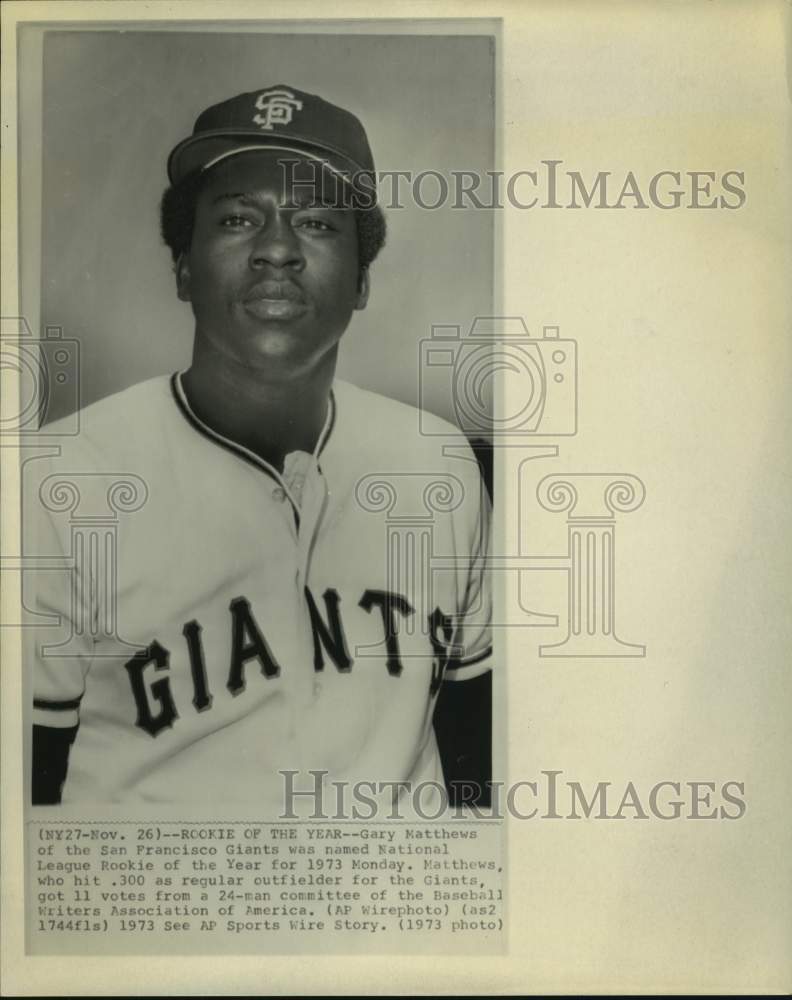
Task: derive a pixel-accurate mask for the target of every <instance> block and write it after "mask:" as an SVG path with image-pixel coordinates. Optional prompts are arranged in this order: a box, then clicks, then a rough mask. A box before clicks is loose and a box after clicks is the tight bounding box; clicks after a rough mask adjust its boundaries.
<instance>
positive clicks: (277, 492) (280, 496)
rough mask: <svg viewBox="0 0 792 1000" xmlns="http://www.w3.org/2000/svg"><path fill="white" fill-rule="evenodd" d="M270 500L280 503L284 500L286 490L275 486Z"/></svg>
mask: <svg viewBox="0 0 792 1000" xmlns="http://www.w3.org/2000/svg"><path fill="white" fill-rule="evenodd" d="M272 499H273V500H277V501H278V503H282V502H283V501H284V500H285V499H286V490H284V488H283V487H282V486H276V487H275V489H274V490H273V491H272Z"/></svg>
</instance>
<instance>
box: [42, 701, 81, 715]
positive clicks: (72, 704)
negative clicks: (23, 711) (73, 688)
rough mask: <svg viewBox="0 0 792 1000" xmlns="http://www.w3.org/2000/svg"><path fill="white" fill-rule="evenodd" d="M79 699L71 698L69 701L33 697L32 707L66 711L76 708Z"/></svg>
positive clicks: (49, 710)
mask: <svg viewBox="0 0 792 1000" xmlns="http://www.w3.org/2000/svg"><path fill="white" fill-rule="evenodd" d="M80 700H81V699H79V698H72V699H70V700H69V701H48V700H47V699H46V698H34V699H33V708H43V709H44V710H45V711H48V712H68V711H69V710H70V709H75V710H76V709H78V708H79V707H80Z"/></svg>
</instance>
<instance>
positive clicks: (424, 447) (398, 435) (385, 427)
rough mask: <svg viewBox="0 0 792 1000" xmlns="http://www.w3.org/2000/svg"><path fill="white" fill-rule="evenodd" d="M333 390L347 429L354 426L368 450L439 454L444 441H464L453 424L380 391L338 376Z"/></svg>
mask: <svg viewBox="0 0 792 1000" xmlns="http://www.w3.org/2000/svg"><path fill="white" fill-rule="evenodd" d="M334 392H335V395H336V399H337V402H338V408H339V420H340V421H341V422H343V424H344V431H345V432H348V431H351V430H352V429H353V428H354V439H355V441H356V443H357V444H358V445H359V446H363V447H364V448H366V449H367V450H369V449H373V450H375V451H379V452H392V451H396V452H398V453H405V454H413V455H415V454H420V455H436V454H437V452H438V451H439V450H442V447H443V445H445V444H449V443H452V444H453V443H456V444H464V443H465V442H466V438H465V436H464V434H463V433H462V431H461V430H460V429H459V428H458V427H455V426H454V424H452V423H449V421H447V420H443V418H442V417H438V416H436V415H435V414H433V413H430V412H429V411H427V410H421V409H418V407H416V406H411V405H410V404H409V403H402V402H400V401H399V400H396V399H392V398H390V397H389V396H383V395H382V394H381V393H378V392H372V391H371V390H370V389H362V388H361V387H360V386H357V385H354V384H353V383H351V382H345V381H342V380H340V379H337V380H336V382H335V384H334Z"/></svg>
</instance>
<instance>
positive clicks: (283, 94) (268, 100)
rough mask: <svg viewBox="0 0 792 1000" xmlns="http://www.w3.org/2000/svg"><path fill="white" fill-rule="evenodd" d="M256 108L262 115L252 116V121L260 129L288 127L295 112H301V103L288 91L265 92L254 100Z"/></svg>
mask: <svg viewBox="0 0 792 1000" xmlns="http://www.w3.org/2000/svg"><path fill="white" fill-rule="evenodd" d="M256 107H257V108H258V109H259V111H262V112H263V114H260V115H254V117H253V121H254V122H255V123H256V124H257V125H260V126H261V127H262V128H266V129H271V128H273V127H274V126H275V125H288V124H289V122H290V121H291V120H292V116H293V115H294V112H295V111H302V101H298V100H297V98H296V97H295V96H294V94H293V93H292V92H291V91H290V90H265V91H264V93H263V94H259V95H258V97H257V98H256Z"/></svg>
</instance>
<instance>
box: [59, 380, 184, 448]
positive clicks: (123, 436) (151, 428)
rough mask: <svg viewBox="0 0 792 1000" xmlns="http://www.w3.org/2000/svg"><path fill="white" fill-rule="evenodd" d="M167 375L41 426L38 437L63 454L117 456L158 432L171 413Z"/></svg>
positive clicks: (141, 383) (116, 393)
mask: <svg viewBox="0 0 792 1000" xmlns="http://www.w3.org/2000/svg"><path fill="white" fill-rule="evenodd" d="M170 378H171V376H169V375H158V376H156V377H154V378H150V379H147V380H146V381H144V382H138V383H136V384H135V385H131V386H129V387H127V388H126V389H122V390H120V391H119V392H115V393H113V394H112V395H110V396H105V397H104V398H103V399H99V400H97V401H96V402H93V403H90V404H89V405H87V406H85V407H83V408H82V409H80V410H79V411H78V412H77V413H76V414H72V415H71V416H69V417H64V418H62V419H60V420H55V421H53V422H52V423H48V424H45V425H44V426H43V427H42V428H41V430H40V432H39V433H40V434H41V435H42V436H43V437H52V438H53V439H57V441H58V444H59V445H60V446H61V449H62V451H63V452H71V453H79V452H84V453H86V454H88V453H93V454H95V455H98V454H106V455H112V454H118V453H122V452H124V451H125V450H127V449H128V448H130V447H132V448H134V447H136V446H137V445H138V444H139V443H140V442H141V441H142V440H143V439H145V438H148V437H150V433H151V432H156V431H157V430H158V429H161V428H162V423H163V420H164V419H165V417H166V415H167V414H168V413H169V412H171V411H172V410H173V399H172V394H171V389H170Z"/></svg>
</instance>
